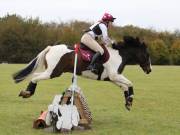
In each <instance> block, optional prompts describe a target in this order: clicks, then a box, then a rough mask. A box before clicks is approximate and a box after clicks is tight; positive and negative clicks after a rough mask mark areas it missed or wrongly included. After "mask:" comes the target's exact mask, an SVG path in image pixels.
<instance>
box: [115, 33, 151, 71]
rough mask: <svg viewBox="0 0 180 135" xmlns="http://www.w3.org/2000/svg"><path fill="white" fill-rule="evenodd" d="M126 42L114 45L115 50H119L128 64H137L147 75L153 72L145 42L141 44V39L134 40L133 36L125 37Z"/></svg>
mask: <svg viewBox="0 0 180 135" xmlns="http://www.w3.org/2000/svg"><path fill="white" fill-rule="evenodd" d="M123 39H124V41H123V42H121V43H118V44H117V45H114V46H113V48H115V49H118V50H119V53H120V55H121V54H123V57H126V58H125V59H126V63H127V64H128V63H134V62H135V63H136V64H139V65H140V67H141V68H142V69H143V71H144V72H145V73H146V74H149V73H150V72H151V69H152V68H151V59H150V56H149V52H148V50H147V46H146V44H145V43H144V42H141V41H140V40H139V38H133V37H131V36H125V37H124V38H123Z"/></svg>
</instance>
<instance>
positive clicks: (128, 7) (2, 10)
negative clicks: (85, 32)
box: [0, 0, 180, 32]
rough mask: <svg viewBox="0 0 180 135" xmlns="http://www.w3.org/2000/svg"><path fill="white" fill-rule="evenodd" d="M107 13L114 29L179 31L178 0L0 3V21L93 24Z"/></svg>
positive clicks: (8, 0)
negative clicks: (14, 16)
mask: <svg viewBox="0 0 180 135" xmlns="http://www.w3.org/2000/svg"><path fill="white" fill-rule="evenodd" d="M105 12H108V13H110V14H112V15H113V16H114V17H116V18H117V19H116V20H115V22H114V24H115V25H117V26H125V25H134V26H138V27H141V28H153V29H154V30H157V31H172V32H173V31H174V30H177V29H179V30H180V0H29V1H26V0H0V17H3V16H5V15H7V14H10V15H11V14H17V15H20V16H22V17H24V18H29V17H32V18H36V17H38V18H39V19H40V20H41V21H42V22H57V23H58V22H69V21H72V20H80V21H87V22H96V21H98V20H100V19H101V18H102V15H103V14H104V13H105Z"/></svg>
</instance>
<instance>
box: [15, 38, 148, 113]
mask: <svg viewBox="0 0 180 135" xmlns="http://www.w3.org/2000/svg"><path fill="white" fill-rule="evenodd" d="M106 48H107V50H108V52H109V59H108V60H107V61H106V62H105V63H104V64H103V65H102V68H101V72H99V73H98V74H95V73H92V72H91V71H89V70H87V69H86V68H87V66H88V65H89V63H88V62H85V61H83V60H82V59H81V57H80V56H79V54H78V64H77V74H78V75H81V76H84V77H87V78H91V79H96V80H102V81H111V82H113V83H114V84H116V85H118V86H120V87H121V88H122V90H123V92H124V97H125V107H126V109H128V110H130V108H131V106H132V102H133V96H134V91H133V84H132V82H131V81H129V80H128V79H127V78H126V77H124V76H123V74H122V72H123V69H124V67H125V66H126V65H127V64H129V63H132V62H133V63H134V64H139V65H140V67H141V68H142V70H143V71H144V72H145V73H146V74H149V73H150V72H151V60H150V56H149V53H148V51H147V47H146V45H145V43H144V42H141V41H140V40H139V38H134V37H131V36H126V37H124V38H123V42H119V43H117V44H113V45H112V47H106ZM74 55H75V53H74V50H73V49H70V48H69V47H68V46H67V45H65V44H61V45H55V46H48V47H46V48H45V49H44V50H43V51H41V52H40V53H39V54H38V55H37V57H36V58H34V59H33V60H32V61H31V62H30V63H29V64H28V65H27V66H26V67H25V68H24V69H22V70H20V71H18V72H17V73H15V74H14V75H13V79H14V81H15V82H16V83H19V82H21V81H23V80H25V79H26V78H31V81H30V82H29V85H28V86H27V88H26V90H23V91H21V92H20V94H19V96H22V97H23V98H28V97H30V96H32V95H33V94H34V92H35V89H36V86H37V82H38V81H40V80H46V79H52V78H55V77H59V76H60V75H61V74H62V73H64V72H71V73H72V72H73V69H74ZM42 69H43V70H42ZM39 71H41V72H39Z"/></svg>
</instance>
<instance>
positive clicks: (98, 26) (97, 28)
mask: <svg viewBox="0 0 180 135" xmlns="http://www.w3.org/2000/svg"><path fill="white" fill-rule="evenodd" d="M88 33H89V34H90V35H91V36H92V37H93V38H94V39H97V38H98V39H101V40H102V41H103V43H104V44H105V45H108V44H110V43H111V39H110V38H109V36H108V30H107V26H106V24H104V23H102V22H97V23H95V24H93V25H92V26H91V27H89V30H88Z"/></svg>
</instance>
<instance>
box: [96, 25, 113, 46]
mask: <svg viewBox="0 0 180 135" xmlns="http://www.w3.org/2000/svg"><path fill="white" fill-rule="evenodd" d="M99 27H100V29H101V31H102V41H103V43H104V44H105V45H109V44H111V39H110V38H109V36H108V32H107V27H106V26H105V24H99Z"/></svg>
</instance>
